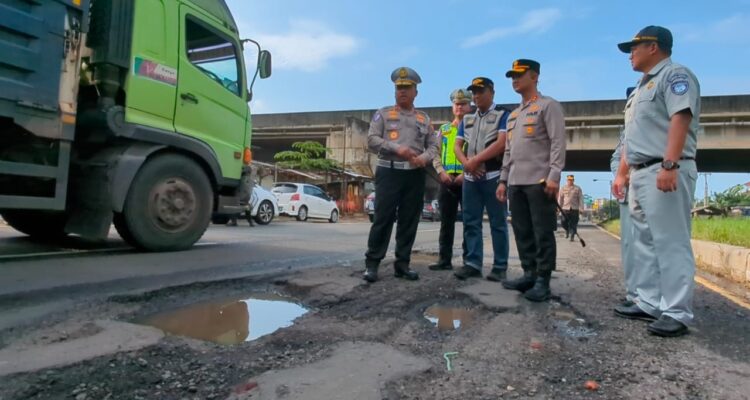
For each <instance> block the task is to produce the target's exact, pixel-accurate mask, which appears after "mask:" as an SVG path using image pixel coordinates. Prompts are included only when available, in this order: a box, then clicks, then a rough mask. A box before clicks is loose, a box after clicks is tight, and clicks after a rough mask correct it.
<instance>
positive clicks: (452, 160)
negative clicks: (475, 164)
mask: <svg viewBox="0 0 750 400" xmlns="http://www.w3.org/2000/svg"><path fill="white" fill-rule="evenodd" d="M457 134H458V128H457V127H455V126H453V125H451V124H444V125H442V126H441V127H440V139H441V140H442V146H441V150H442V151H441V154H440V162H441V163H442V164H443V169H445V172H447V173H449V174H460V173H462V172H464V167H463V165H461V163H460V162H459V161H458V158H456V152H455V151H454V150H453V147H454V144H455V143H456V135H457Z"/></svg>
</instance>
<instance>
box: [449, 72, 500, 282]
mask: <svg viewBox="0 0 750 400" xmlns="http://www.w3.org/2000/svg"><path fill="white" fill-rule="evenodd" d="M466 89H467V90H471V91H475V90H477V89H487V90H494V82H492V80H491V79H489V78H485V77H477V78H475V79H473V80H472V82H471V85H470V86H469V87H467V88H466ZM509 114H510V112H509V111H508V110H506V109H505V108H503V107H501V106H497V105H495V104H494V103H493V104H492V105H491V106H490V107H489V108H488V109H487V110H486V111H484V112H482V111H481V110H479V109H477V110H476V111H475V112H474V113H471V114H467V115H465V116H464V120H463V123H462V124H461V125H459V127H458V137H459V138H460V139H462V140H463V141H464V143H465V145H464V146H465V149H466V150H465V155H466V157H467V158H468V159H471V158H472V157H475V156H477V155H478V154H479V153H481V152H482V151H484V150H485V149H486V148H487V147H489V146H491V145H492V144H494V143H495V142H496V141H497V137H498V135H501V134H504V133H505V132H506V124H507V120H508V115H509ZM502 165H503V164H502V154H499V155H497V156H496V157H493V158H490V159H489V160H487V161H485V162H484V163H483V164H482V166H481V167H480V170H481V173H475V174H470V173H464V185H463V210H462V212H463V222H464V226H463V228H464V242H466V254H465V256H464V268H462V269H461V270H459V271H457V272H456V274H455V275H456V277H458V278H459V279H465V278H467V277H471V276H481V271H482V263H483V259H484V240H483V236H482V220H483V215H484V210H485V209H486V210H487V217H488V220H489V224H490V238H491V240H492V258H493V260H492V271H491V272H490V274H489V275H488V277H487V278H488V279H490V280H493V281H502V280H505V274H506V271H507V269H508V252H509V247H510V245H509V238H508V222H507V216H508V205H507V203H506V202H502V203H501V202H498V201H497V199H496V198H495V191H496V190H497V184H498V181H499V179H500V169H501V168H502ZM469 268H470V269H469Z"/></svg>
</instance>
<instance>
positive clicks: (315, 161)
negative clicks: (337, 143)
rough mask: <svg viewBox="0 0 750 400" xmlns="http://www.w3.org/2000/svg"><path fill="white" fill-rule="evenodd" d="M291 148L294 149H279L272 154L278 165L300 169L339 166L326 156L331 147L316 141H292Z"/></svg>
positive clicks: (324, 169)
mask: <svg viewBox="0 0 750 400" xmlns="http://www.w3.org/2000/svg"><path fill="white" fill-rule="evenodd" d="M292 148H293V149H294V150H286V151H281V152H278V153H276V154H275V155H274V156H273V158H274V160H276V161H277V162H278V165H279V166H280V167H282V168H291V169H297V170H302V171H326V170H332V169H334V168H338V166H339V164H338V162H336V160H331V159H328V158H326V156H327V155H328V154H330V153H331V149H329V148H327V147H325V146H323V145H322V144H320V143H318V142H313V141H305V142H294V143H292Z"/></svg>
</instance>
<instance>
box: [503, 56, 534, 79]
mask: <svg viewBox="0 0 750 400" xmlns="http://www.w3.org/2000/svg"><path fill="white" fill-rule="evenodd" d="M540 69H541V65H540V64H539V63H538V62H536V61H534V60H528V59H525V58H519V59H518V60H516V61H513V66H512V67H511V68H510V69H509V70H508V72H506V73H505V77H506V78H510V77H511V76H513V75H521V74H523V73H524V72H526V71H529V70H531V71H536V73H537V74H538V73H539V72H540Z"/></svg>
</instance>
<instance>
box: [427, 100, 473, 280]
mask: <svg viewBox="0 0 750 400" xmlns="http://www.w3.org/2000/svg"><path fill="white" fill-rule="evenodd" d="M450 100H451V103H453V104H458V103H471V92H469V91H468V90H465V89H463V88H461V89H456V90H454V91H453V92H452V93H451V95H450ZM436 134H437V142H438V156H437V157H435V158H434V159H433V161H432V166H433V168H435V172H437V173H438V175H440V174H441V173H446V174H448V176H449V177H451V179H452V180H453V181H454V183H452V184H449V185H446V184H442V183H441V185H440V193H439V195H438V202H439V204H440V236H439V239H438V241H439V244H440V251H439V258H438V262H437V263H436V264H433V265H430V269H432V270H441V269H444V270H448V269H452V268H453V266H452V263H451V259H452V258H453V242H454V237H455V232H456V219H457V216H458V206H459V205H460V204H461V187H462V185H459V184H456V183H455V179H456V178H458V177H459V176H461V175H462V174H463V171H464V167H463V165H461V162H460V161H458V158H457V157H456V152H455V151H454V145H455V144H456V137H457V135H458V126H456V125H453V123H451V122H448V123H446V124H443V125H441V126H440V129H438V131H437V132H436ZM461 246H462V248H463V250H464V251H463V253H464V256H465V254H466V242H464V241H462V245H461Z"/></svg>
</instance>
